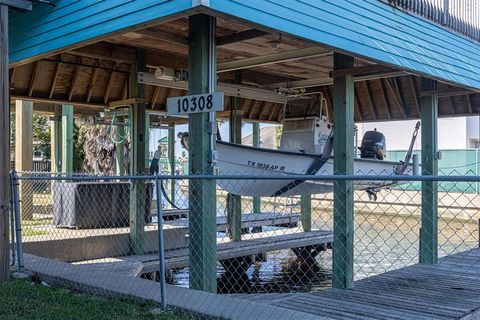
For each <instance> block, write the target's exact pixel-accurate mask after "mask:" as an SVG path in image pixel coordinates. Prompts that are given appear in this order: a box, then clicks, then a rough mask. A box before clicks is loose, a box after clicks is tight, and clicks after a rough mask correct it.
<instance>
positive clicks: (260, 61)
mask: <svg viewBox="0 0 480 320" xmlns="http://www.w3.org/2000/svg"><path fill="white" fill-rule="evenodd" d="M331 53H332V52H331V50H330V49H324V48H320V47H310V48H303V49H297V50H290V51H286V52H280V53H272V54H267V55H262V56H258V57H252V58H246V59H243V60H234V61H228V62H222V63H219V64H218V66H217V71H218V72H219V73H220V72H229V71H234V70H242V69H250V68H257V67H263V66H267V65H272V64H278V63H285V62H292V61H296V60H300V59H307V58H316V57H324V56H327V55H330V54H331Z"/></svg>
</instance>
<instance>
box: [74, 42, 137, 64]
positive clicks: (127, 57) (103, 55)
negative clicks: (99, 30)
mask: <svg viewBox="0 0 480 320" xmlns="http://www.w3.org/2000/svg"><path fill="white" fill-rule="evenodd" d="M66 53H68V54H72V55H76V56H82V57H86V58H93V59H98V60H107V61H112V62H116V63H124V64H128V65H130V64H132V63H134V62H135V50H134V49H133V48H121V47H119V46H116V47H115V49H112V47H111V46H110V45H106V44H103V43H97V44H93V45H90V46H86V47H83V48H78V49H75V50H70V51H67V52H66Z"/></svg>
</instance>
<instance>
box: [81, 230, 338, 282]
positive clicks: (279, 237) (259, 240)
mask: <svg viewBox="0 0 480 320" xmlns="http://www.w3.org/2000/svg"><path fill="white" fill-rule="evenodd" d="M332 242H333V234H332V232H331V231H324V230H318V231H311V232H302V231H301V230H299V229H297V228H291V229H284V230H277V231H267V232H261V233H250V234H244V235H242V241H231V240H230V239H229V238H228V237H222V238H217V260H218V261H222V260H228V259H234V258H240V257H246V256H252V255H255V254H260V253H265V252H271V251H277V250H285V249H296V248H306V249H308V250H311V251H312V254H318V252H320V251H323V250H326V249H328V248H331V243H332ZM188 259H189V252H188V248H180V249H174V250H166V252H165V265H166V269H174V268H183V267H187V266H188ZM80 264H82V265H84V266H87V265H88V266H90V267H91V268H93V269H96V270H99V269H104V270H106V271H111V272H116V273H122V274H128V275H130V276H139V275H141V274H144V273H151V272H156V271H158V268H159V266H158V254H150V255H138V256H123V257H115V258H107V259H98V260H91V261H83V262H81V263H80Z"/></svg>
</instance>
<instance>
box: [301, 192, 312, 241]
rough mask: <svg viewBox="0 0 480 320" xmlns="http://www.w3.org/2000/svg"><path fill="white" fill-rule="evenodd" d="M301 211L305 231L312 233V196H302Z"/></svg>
mask: <svg viewBox="0 0 480 320" xmlns="http://www.w3.org/2000/svg"><path fill="white" fill-rule="evenodd" d="M300 210H301V211H300V220H301V221H302V229H303V231H305V232H308V231H312V195H310V194H309V195H303V196H300Z"/></svg>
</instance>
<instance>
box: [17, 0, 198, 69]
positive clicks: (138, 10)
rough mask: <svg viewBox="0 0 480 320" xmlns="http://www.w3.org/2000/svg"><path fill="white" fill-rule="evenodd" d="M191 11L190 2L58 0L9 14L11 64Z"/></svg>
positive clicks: (169, 0)
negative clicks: (25, 11)
mask: <svg viewBox="0 0 480 320" xmlns="http://www.w3.org/2000/svg"><path fill="white" fill-rule="evenodd" d="M191 8H192V0H103V1H99V0H59V1H57V2H56V6H55V7H52V6H47V5H43V4H34V8H33V10H32V11H31V12H27V13H18V12H12V13H11V14H10V36H9V38H10V39H9V40H10V42H9V45H10V55H9V56H10V63H16V62H21V61H23V60H27V59H31V58H34V57H37V56H41V55H44V54H47V53H49V52H53V51H55V50H59V49H62V48H66V47H69V46H72V45H75V44H79V43H85V42H87V41H90V40H93V39H95V38H99V37H102V36H105V35H108V34H111V33H113V32H116V31H119V30H122V29H126V28H129V27H134V26H137V25H139V24H142V23H147V22H150V21H153V20H157V19H161V18H164V17H167V16H170V15H173V14H177V13H180V12H183V11H186V10H188V9H191Z"/></svg>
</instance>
